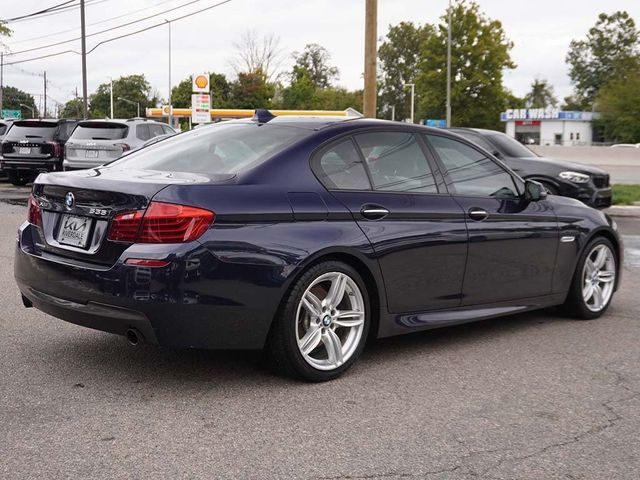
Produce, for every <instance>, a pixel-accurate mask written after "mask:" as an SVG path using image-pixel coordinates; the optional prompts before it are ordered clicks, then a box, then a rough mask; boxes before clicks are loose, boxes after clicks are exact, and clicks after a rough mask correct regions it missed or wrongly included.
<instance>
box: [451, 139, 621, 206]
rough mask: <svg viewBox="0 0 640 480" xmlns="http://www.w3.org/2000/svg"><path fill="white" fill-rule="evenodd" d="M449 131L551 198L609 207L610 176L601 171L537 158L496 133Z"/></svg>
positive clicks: (519, 145) (513, 141)
mask: <svg viewBox="0 0 640 480" xmlns="http://www.w3.org/2000/svg"><path fill="white" fill-rule="evenodd" d="M449 130H450V131H452V132H455V133H457V134H458V135H461V136H463V137H464V138H466V139H467V140H471V141H472V142H474V143H475V144H477V145H479V146H481V147H482V148H484V149H485V150H487V151H488V152H490V153H492V154H493V156H495V157H497V158H498V159H500V160H502V161H503V162H504V163H506V164H507V165H509V167H511V168H512V169H513V170H514V171H515V172H516V173H518V174H519V175H520V176H521V177H522V178H524V179H530V180H536V181H537V182H540V183H541V184H542V185H543V186H544V188H545V189H546V190H547V191H548V192H549V193H550V194H552V195H562V196H564V197H571V198H577V199H578V200H580V201H582V202H584V203H586V204H587V205H589V206H591V207H595V208H606V207H610V206H611V185H610V183H609V174H607V172H605V171H604V170H602V169H600V168H597V167H593V166H591V165H583V164H580V163H574V162H567V161H564V160H554V159H551V158H545V157H540V156H538V155H537V154H536V153H534V152H532V151H531V150H529V149H528V148H527V147H525V146H524V145H522V144H521V143H520V142H518V141H517V140H516V139H515V138H512V137H510V136H509V135H506V134H504V133H502V132H496V131H495V130H484V129H480V128H451V129H449Z"/></svg>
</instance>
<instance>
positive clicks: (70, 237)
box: [58, 215, 91, 248]
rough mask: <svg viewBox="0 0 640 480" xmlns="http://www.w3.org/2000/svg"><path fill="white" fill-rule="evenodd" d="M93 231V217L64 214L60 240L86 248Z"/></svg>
mask: <svg viewBox="0 0 640 480" xmlns="http://www.w3.org/2000/svg"><path fill="white" fill-rule="evenodd" d="M90 231H91V219H90V218H89V217H77V216H75V215H63V216H62V224H61V225H60V231H59V232H58V242H60V243H62V244H64V245H71V246H73V247H80V248H85V247H86V246H87V241H88V240H89V232H90Z"/></svg>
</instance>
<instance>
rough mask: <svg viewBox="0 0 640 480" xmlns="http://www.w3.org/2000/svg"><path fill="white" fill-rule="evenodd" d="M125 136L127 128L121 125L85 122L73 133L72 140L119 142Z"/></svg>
mask: <svg viewBox="0 0 640 480" xmlns="http://www.w3.org/2000/svg"><path fill="white" fill-rule="evenodd" d="M126 136H127V126H126V125H122V124H121V123H107V122H85V123H80V124H78V128H76V129H75V131H74V132H73V139H74V140H119V139H121V138H125V137H126Z"/></svg>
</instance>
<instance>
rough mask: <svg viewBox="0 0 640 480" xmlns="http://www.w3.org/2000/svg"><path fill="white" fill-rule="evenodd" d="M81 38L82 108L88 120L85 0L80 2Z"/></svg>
mask: <svg viewBox="0 0 640 480" xmlns="http://www.w3.org/2000/svg"><path fill="white" fill-rule="evenodd" d="M80 37H81V40H80V42H81V46H82V106H83V115H84V118H87V116H88V115H87V110H88V109H87V38H86V31H85V27H84V0H80Z"/></svg>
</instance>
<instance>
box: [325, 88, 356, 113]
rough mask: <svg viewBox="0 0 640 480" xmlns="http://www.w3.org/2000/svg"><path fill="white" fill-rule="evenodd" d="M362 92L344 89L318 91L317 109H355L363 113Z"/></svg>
mask: <svg viewBox="0 0 640 480" xmlns="http://www.w3.org/2000/svg"><path fill="white" fill-rule="evenodd" d="M363 94H364V92H363V91H362V90H355V91H352V90H347V89H346V88H342V87H329V88H323V89H318V90H317V91H316V97H317V100H316V102H317V103H316V107H315V108H316V109H318V110H346V109H347V108H354V109H356V110H358V111H359V112H362V95H363Z"/></svg>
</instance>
